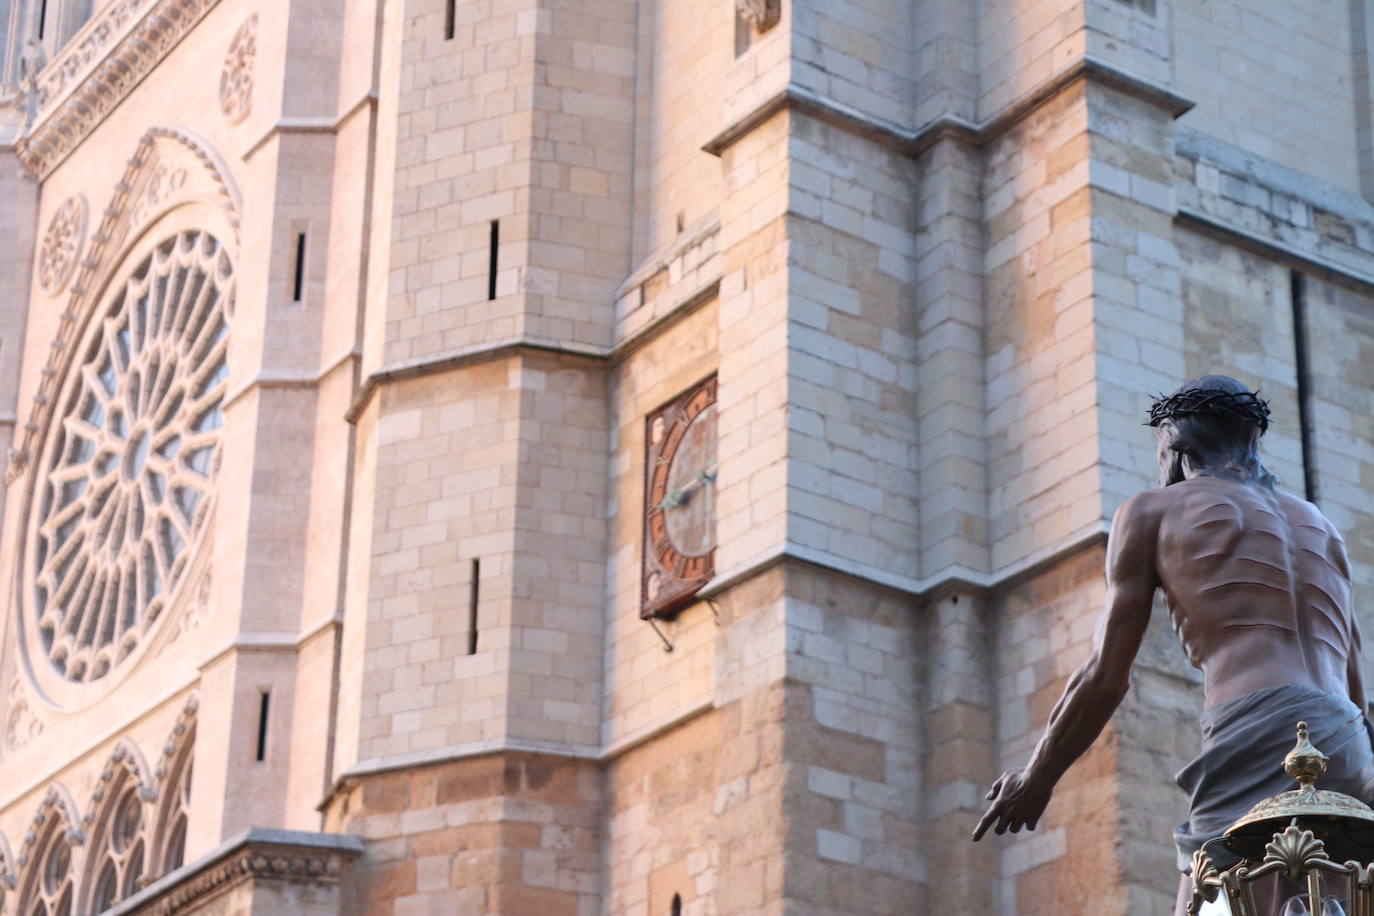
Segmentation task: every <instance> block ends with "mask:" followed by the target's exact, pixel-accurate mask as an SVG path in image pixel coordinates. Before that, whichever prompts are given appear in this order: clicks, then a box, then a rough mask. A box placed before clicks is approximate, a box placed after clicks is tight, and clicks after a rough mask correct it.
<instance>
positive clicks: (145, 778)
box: [81, 737, 157, 829]
mask: <svg viewBox="0 0 1374 916" xmlns="http://www.w3.org/2000/svg"><path fill="white" fill-rule="evenodd" d="M120 770H127V771H128V773H129V777H130V778H131V779H133V781H134V783H135V784H136V785H137V786H138V796H139V798H141V799H143V800H144V801H156V800H157V783H156V782H155V781H154V778H153V774H152V771H151V770H149V769H148V761H146V760H144V759H143V752H142V751H140V750H139V749H138V745H136V744H134V742H133V740H132V739H130V738H128V737H124V738H120V739H119V744H118V745H116V746H115V749H114V753H112V754H110V759H109V760H107V761H105V768H104V769H103V770H101V771H100V778H99V779H97V780H96V784H95V788H94V789H92V790H91V802H90V804H89V805H88V806H87V807H86V813H85V815H83V816H82V818H81V822H82V824H84V825H85V826H86V828H87V829H90V828H91V826H92V825H94V824H95V819H96V815H97V813H98V812H99V810H100V803H101V802H102V801H104V800H105V794H106V793H107V792H108V791H109V788H110V784H111V783H112V782H114V778H115V776H116V774H118V773H119V771H120Z"/></svg>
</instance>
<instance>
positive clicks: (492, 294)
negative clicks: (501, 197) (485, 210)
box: [487, 219, 501, 300]
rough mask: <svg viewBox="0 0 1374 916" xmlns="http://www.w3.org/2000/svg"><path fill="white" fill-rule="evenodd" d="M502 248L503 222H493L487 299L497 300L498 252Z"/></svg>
mask: <svg viewBox="0 0 1374 916" xmlns="http://www.w3.org/2000/svg"><path fill="white" fill-rule="evenodd" d="M500 247H501V221H500V220H496V219H494V220H492V221H491V255H490V260H489V261H488V262H487V299H488V300H491V299H495V298H496V252H497V249H499V248H500Z"/></svg>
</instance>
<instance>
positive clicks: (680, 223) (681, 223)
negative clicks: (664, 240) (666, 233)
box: [677, 210, 687, 235]
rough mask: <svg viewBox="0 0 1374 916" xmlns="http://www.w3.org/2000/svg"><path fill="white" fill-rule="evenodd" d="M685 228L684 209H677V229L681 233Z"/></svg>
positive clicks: (685, 217) (685, 214)
mask: <svg viewBox="0 0 1374 916" xmlns="http://www.w3.org/2000/svg"><path fill="white" fill-rule="evenodd" d="M686 228H687V213H686V211H684V210H679V211H677V231H678V234H679V235H681V234H682V230H683V229H686Z"/></svg>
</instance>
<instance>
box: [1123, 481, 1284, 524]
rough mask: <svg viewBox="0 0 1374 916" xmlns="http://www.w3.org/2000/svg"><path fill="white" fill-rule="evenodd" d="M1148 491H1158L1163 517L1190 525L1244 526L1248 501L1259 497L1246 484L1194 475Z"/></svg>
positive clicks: (1157, 503)
mask: <svg viewBox="0 0 1374 916" xmlns="http://www.w3.org/2000/svg"><path fill="white" fill-rule="evenodd" d="M1148 492H1150V493H1153V494H1155V496H1154V502H1155V505H1156V506H1157V511H1158V512H1159V513H1160V514H1161V517H1168V518H1171V519H1177V520H1179V521H1180V522H1182V523H1184V524H1185V525H1186V526H1187V527H1189V528H1194V527H1198V526H1206V527H1214V526H1216V527H1227V526H1232V525H1241V524H1243V522H1244V518H1245V506H1246V504H1247V503H1250V502H1253V501H1254V500H1255V498H1256V497H1257V496H1258V494H1255V493H1252V492H1250V490H1249V488H1248V487H1246V486H1244V485H1243V484H1237V483H1235V482H1233V481H1229V480H1221V479H1218V478H1215V477H1193V478H1189V479H1188V480H1183V481H1180V482H1178V483H1175V484H1171V485H1169V486H1167V487H1162V488H1160V489H1158V490H1150V491H1148ZM1142 495H1144V494H1142Z"/></svg>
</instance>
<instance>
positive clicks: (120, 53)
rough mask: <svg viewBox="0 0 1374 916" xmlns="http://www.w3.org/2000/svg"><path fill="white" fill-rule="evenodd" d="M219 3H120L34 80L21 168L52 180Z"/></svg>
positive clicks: (159, 0) (142, 0)
mask: <svg viewBox="0 0 1374 916" xmlns="http://www.w3.org/2000/svg"><path fill="white" fill-rule="evenodd" d="M217 3H219V0H116V2H114V3H111V4H109V5H108V6H106V7H105V8H104V9H103V10H101V11H100V12H99V13H97V14H96V15H97V17H98V19H97V21H95V22H94V23H93V24H90V25H87V26H86V27H85V28H83V30H82V31H83V32H84V37H82V38H81V39H80V40H79V41H77V42H75V43H73V44H71V45H68V46H67V47H66V48H64V49H63V50H62V52H61V53H60V54H59V55H58V56H57V57H55V58H54V59H53V60H52V61H51V62H50V63H48V64H46V65H45V66H44V67H43V70H42V72H40V73H39V74H38V75H37V76H36V77H35V78H34V80H33V83H34V87H35V98H34V107H35V111H34V113H33V118H32V120H31V122H30V125H29V130H28V135H27V136H25V137H24V138H23V139H22V140H20V141H19V142H18V143H17V144H16V145H15V152H16V153H17V155H18V157H19V162H20V163H21V164H22V165H23V166H24V168H25V169H27V170H28V171H29V172H30V173H32V174H33V175H36V176H37V177H39V178H47V177H48V175H50V174H51V173H52V171H53V169H55V168H57V166H58V165H59V164H60V163H61V162H62V161H63V160H64V159H66V158H67V156H68V155H70V154H71V151H72V150H74V149H75V148H76V147H77V145H78V144H80V143H81V141H82V140H84V139H85V138H86V136H87V135H88V134H89V133H90V132H91V131H92V130H94V129H95V127H96V125H98V124H99V123H100V122H101V121H103V120H104V119H105V116H106V115H108V114H109V113H110V112H111V111H113V110H114V107H115V106H116V105H118V104H119V103H120V102H121V101H122V100H123V99H124V98H125V96H127V95H128V94H129V93H130V92H132V91H133V89H134V87H135V86H137V85H138V84H139V83H140V82H141V81H142V80H143V78H144V77H145V76H147V75H148V73H149V72H150V71H151V70H152V69H153V68H154V67H156V66H157V65H158V63H159V62H161V61H162V59H163V58H165V57H166V56H167V55H168V54H170V53H171V52H172V49H173V48H175V47H176V46H177V44H178V43H180V41H181V39H182V38H184V37H185V36H186V34H187V33H188V32H190V31H191V29H192V28H193V27H194V26H195V25H196V23H198V22H200V20H201V19H202V18H204V16H205V14H206V13H208V12H209V11H210V10H211V9H212V8H213V7H214V6H215V5H216V4H217Z"/></svg>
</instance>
